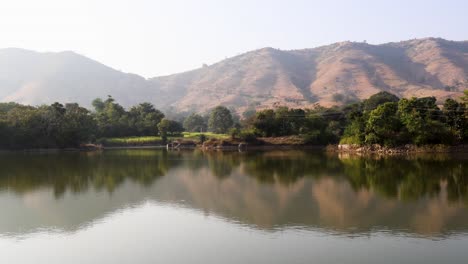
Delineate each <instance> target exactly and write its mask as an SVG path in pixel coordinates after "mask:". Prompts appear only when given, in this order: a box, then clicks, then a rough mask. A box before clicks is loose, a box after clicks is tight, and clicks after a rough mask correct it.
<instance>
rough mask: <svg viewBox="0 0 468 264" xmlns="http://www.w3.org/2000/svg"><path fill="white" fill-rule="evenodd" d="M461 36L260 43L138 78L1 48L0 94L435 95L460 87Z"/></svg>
mask: <svg viewBox="0 0 468 264" xmlns="http://www.w3.org/2000/svg"><path fill="white" fill-rule="evenodd" d="M467 79H468V41H458V42H457V41H448V40H444V39H435V38H427V39H416V40H409V41H403V42H398V43H388V44H382V45H369V44H366V43H355V42H341V43H336V44H332V45H328V46H324V47H319V48H314V49H304V50H292V51H282V50H276V49H272V48H264V49H260V50H255V51H251V52H248V53H245V54H242V55H239V56H236V57H233V58H230V59H226V60H224V61H221V62H219V63H216V64H213V65H211V66H207V67H203V68H200V69H197V70H194V71H190V72H186V73H179V74H174V75H171V76H165V77H157V78H153V79H149V80H147V79H145V78H143V77H141V76H138V75H135V74H127V73H123V72H120V71H117V70H115V69H112V68H110V67H107V66H105V65H103V64H100V63H98V62H96V61H94V60H91V59H89V58H86V57H84V56H81V55H79V54H76V53H73V52H60V53H39V52H33V51H28V50H21V49H3V50H0V102H1V101H16V102H20V103H27V104H35V105H37V104H44V103H45V104H50V103H53V102H57V101H58V102H64V103H66V102H78V103H80V104H82V105H85V106H90V104H91V101H92V100H93V99H94V98H96V97H107V95H112V96H113V97H114V98H115V99H116V100H117V101H118V102H119V103H121V104H122V105H124V106H126V107H129V106H131V105H134V104H137V103H140V102H144V101H147V102H151V103H153V104H155V105H156V107H158V108H161V109H165V108H167V107H173V108H175V109H176V110H182V111H205V110H208V109H210V108H212V107H215V106H217V105H220V104H222V105H226V106H228V107H233V108H235V109H236V111H237V112H239V113H242V112H243V111H245V110H246V109H247V108H257V109H258V108H266V107H273V106H277V105H284V106H290V107H309V106H313V105H314V104H316V103H319V104H321V105H324V106H331V105H340V104H343V103H346V102H349V101H354V100H358V99H365V98H367V97H369V96H370V95H372V94H374V93H377V92H378V91H381V90H385V91H389V92H391V93H394V94H397V95H398V96H401V97H411V96H436V97H437V98H438V99H439V100H440V102H441V101H442V100H444V99H445V98H447V97H458V96H459V95H461V92H462V91H463V90H464V89H468V80H467Z"/></svg>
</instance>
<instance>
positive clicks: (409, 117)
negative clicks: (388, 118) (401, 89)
mask: <svg viewBox="0 0 468 264" xmlns="http://www.w3.org/2000/svg"><path fill="white" fill-rule="evenodd" d="M398 114H399V116H400V120H401V122H402V123H403V124H404V125H405V127H406V129H407V130H408V133H409V135H410V137H411V141H412V142H413V143H414V144H417V145H422V144H440V143H444V144H450V143H452V140H453V136H452V134H451V133H450V131H449V130H448V128H447V127H446V126H445V125H444V124H443V123H442V121H443V113H442V111H440V109H439V108H438V107H437V105H436V99H435V97H424V98H411V99H401V100H400V102H399V103H398Z"/></svg>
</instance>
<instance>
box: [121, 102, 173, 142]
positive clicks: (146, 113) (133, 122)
mask: <svg viewBox="0 0 468 264" xmlns="http://www.w3.org/2000/svg"><path fill="white" fill-rule="evenodd" d="M128 116H129V126H130V128H129V130H133V131H134V133H133V134H135V135H140V136H150V135H154V131H155V130H156V128H157V125H158V124H159V122H161V120H162V119H163V118H164V114H163V113H162V112H161V111H159V110H157V109H155V108H154V106H153V105H152V104H150V103H142V104H139V105H137V106H134V107H132V108H130V111H129V113H128Z"/></svg>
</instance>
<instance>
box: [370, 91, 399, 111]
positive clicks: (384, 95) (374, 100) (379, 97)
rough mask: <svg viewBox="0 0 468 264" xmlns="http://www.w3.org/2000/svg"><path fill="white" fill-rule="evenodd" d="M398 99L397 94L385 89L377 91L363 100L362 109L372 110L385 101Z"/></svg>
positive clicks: (392, 101) (391, 101)
mask: <svg viewBox="0 0 468 264" xmlns="http://www.w3.org/2000/svg"><path fill="white" fill-rule="evenodd" d="M399 100H400V98H398V96H396V95H394V94H391V93H389V92H385V91H384V92H379V93H376V94H374V95H372V96H371V97H369V99H367V100H364V102H363V108H364V111H372V110H374V109H376V108H377V107H378V106H379V105H382V104H385V103H397V102H398V101H399Z"/></svg>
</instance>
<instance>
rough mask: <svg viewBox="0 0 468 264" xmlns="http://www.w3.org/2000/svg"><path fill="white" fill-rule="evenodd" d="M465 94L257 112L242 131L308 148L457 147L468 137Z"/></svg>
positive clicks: (385, 96)
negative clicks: (297, 138)
mask: <svg viewBox="0 0 468 264" xmlns="http://www.w3.org/2000/svg"><path fill="white" fill-rule="evenodd" d="M467 104H468V91H465V96H464V97H462V98H461V100H460V101H456V100H453V99H447V100H446V101H445V103H444V105H443V107H442V109H441V108H439V107H438V105H437V104H436V98H435V97H425V98H410V99H406V98H403V99H400V98H398V97H397V96H395V95H393V94H390V93H388V92H380V93H377V94H375V95H373V96H371V97H370V98H369V99H366V100H364V101H362V102H358V103H353V104H348V105H346V106H344V107H341V108H337V107H334V108H324V107H316V108H314V109H289V108H286V107H279V108H276V109H267V110H262V111H259V112H257V113H256V114H255V115H254V116H253V117H251V118H250V119H247V120H246V121H244V122H245V125H244V127H246V128H247V129H250V133H251V134H254V135H257V136H258V135H260V136H264V137H271V136H273V137H278V136H290V135H301V136H303V137H304V138H305V140H306V142H307V143H310V144H319V145H325V144H336V143H341V144H357V145H371V144H379V145H384V146H399V145H404V144H415V145H425V144H460V143H466V141H467V139H468V110H467V109H468V108H467Z"/></svg>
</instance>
